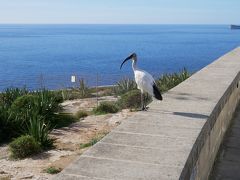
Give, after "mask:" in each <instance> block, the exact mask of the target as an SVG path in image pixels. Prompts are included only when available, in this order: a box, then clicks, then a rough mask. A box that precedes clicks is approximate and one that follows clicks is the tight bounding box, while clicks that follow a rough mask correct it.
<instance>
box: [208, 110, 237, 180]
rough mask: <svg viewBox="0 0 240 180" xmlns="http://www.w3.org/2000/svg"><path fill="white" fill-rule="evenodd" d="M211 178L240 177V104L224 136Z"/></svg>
mask: <svg viewBox="0 0 240 180" xmlns="http://www.w3.org/2000/svg"><path fill="white" fill-rule="evenodd" d="M210 179H211V180H221V179H231V180H239V179H240V106H238V110H237V112H236V116H235V117H234V119H233V121H232V124H231V126H230V127H229V129H228V130H227V132H226V135H225V136H224V139H223V142H222V144H221V148H220V150H219V152H218V156H217V159H216V161H215V164H214V167H213V170H212V173H211V176H210Z"/></svg>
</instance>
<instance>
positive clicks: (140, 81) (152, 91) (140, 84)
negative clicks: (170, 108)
mask: <svg viewBox="0 0 240 180" xmlns="http://www.w3.org/2000/svg"><path fill="white" fill-rule="evenodd" d="M128 60H132V69H133V72H134V76H135V81H136V83H137V88H138V89H139V90H141V103H142V110H146V109H147V107H146V105H145V104H144V92H146V93H148V94H149V95H151V96H152V97H154V98H155V99H157V100H162V95H161V93H160V91H159V89H158V88H157V85H156V83H155V81H154V79H153V77H152V76H151V75H150V74H149V73H148V72H146V71H144V70H141V69H139V68H138V67H137V54H136V53H133V54H131V55H130V56H128V57H127V58H126V59H125V60H124V61H123V62H122V64H121V66H120V69H121V68H122V66H123V64H124V63H125V62H126V61H128Z"/></svg>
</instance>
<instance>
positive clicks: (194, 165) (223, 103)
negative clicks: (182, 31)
mask: <svg viewBox="0 0 240 180" xmlns="http://www.w3.org/2000/svg"><path fill="white" fill-rule="evenodd" d="M239 52H240V48H238V49H235V50H234V51H232V52H230V53H229V54H227V55H225V56H223V57H222V58H220V59H219V60H218V61H215V62H214V63H212V64H211V65H209V66H207V67H206V69H210V70H216V69H217V70H220V71H222V75H223V77H222V79H218V81H221V80H223V81H224V76H225V77H226V76H228V75H229V76H230V77H231V78H232V81H228V83H226V84H225V85H224V86H223V88H224V87H225V88H226V90H225V92H224V94H223V95H222V96H219V101H218V102H216V106H215V107H214V109H213V110H212V112H211V113H210V116H209V118H208V119H207V121H206V123H205V124H204V126H203V128H202V130H201V132H200V134H199V136H198V138H197V139H196V142H195V143H194V146H193V148H192V150H191V152H190V155H189V157H188V159H187V162H186V164H185V166H184V169H183V171H182V173H181V176H180V179H183V180H186V179H194V180H195V179H196V180H199V179H200V180H206V179H208V176H209V174H210V172H211V168H212V166H213V163H214V160H215V157H216V155H217V152H218V149H219V146H220V144H221V141H222V139H223V137H224V134H225V132H226V130H227V128H228V126H229V124H230V122H231V119H232V117H233V114H234V112H235V109H236V106H237V105H238V103H239V98H240V87H239V85H240V84H239V83H240V72H239V70H240V69H235V66H237V67H239V65H238V64H239V61H240V53H239ZM229 71H233V72H234V73H232V74H231V75H230V74H229V73H228V72H229ZM205 75H206V76H209V74H205ZM209 78H212V77H211V76H209ZM227 78H229V77H227ZM214 83H216V82H214V80H213V85H214ZM207 90H208V89H206V91H207ZM216 93H217V92H216Z"/></svg>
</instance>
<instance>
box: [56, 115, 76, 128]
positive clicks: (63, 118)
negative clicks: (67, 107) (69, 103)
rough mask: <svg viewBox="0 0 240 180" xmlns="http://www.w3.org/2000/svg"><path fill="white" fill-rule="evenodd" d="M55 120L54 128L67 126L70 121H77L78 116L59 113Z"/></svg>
mask: <svg viewBox="0 0 240 180" xmlns="http://www.w3.org/2000/svg"><path fill="white" fill-rule="evenodd" d="M55 120H56V122H55V124H56V125H55V128H61V127H67V126H69V125H70V124H72V123H75V122H78V118H76V117H75V116H74V115H72V114H70V113H59V114H57V116H56V119H55Z"/></svg>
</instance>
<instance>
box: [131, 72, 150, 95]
mask: <svg viewBox="0 0 240 180" xmlns="http://www.w3.org/2000/svg"><path fill="white" fill-rule="evenodd" d="M133 71H134V76H135V81H136V83H137V87H138V89H140V90H141V91H142V93H143V92H147V93H148V94H149V95H151V96H153V84H154V79H153V77H152V76H151V75H150V74H149V73H148V72H146V71H144V70H141V69H133Z"/></svg>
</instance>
